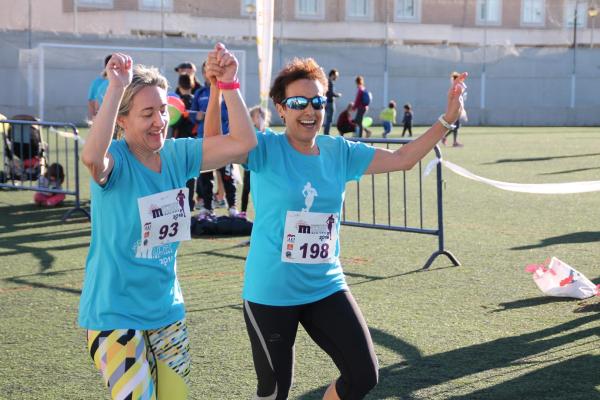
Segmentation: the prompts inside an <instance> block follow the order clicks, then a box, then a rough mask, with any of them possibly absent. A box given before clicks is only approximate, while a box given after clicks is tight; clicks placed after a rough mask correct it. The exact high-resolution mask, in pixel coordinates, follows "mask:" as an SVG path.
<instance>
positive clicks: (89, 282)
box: [79, 138, 202, 330]
mask: <svg viewBox="0 0 600 400" xmlns="http://www.w3.org/2000/svg"><path fill="white" fill-rule="evenodd" d="M109 152H110V154H111V155H112V157H113V159H114V167H113V170H112V172H111V174H110V177H109V179H108V181H107V182H106V184H105V185H104V186H100V185H98V184H97V183H96V182H95V181H94V180H91V184H90V186H91V195H92V207H91V208H92V238H91V242H90V249H89V253H88V256H87V260H86V267H85V278H84V282H83V290H82V293H81V299H80V303H79V324H80V325H81V326H82V327H84V328H87V329H92V330H112V329H140V330H146V329H157V328H160V327H163V326H166V325H168V324H171V323H173V322H175V321H177V320H180V319H182V318H183V317H184V313H185V310H184V305H183V296H182V294H181V288H180V287H179V282H178V281H177V272H176V269H177V267H176V262H175V257H176V255H177V247H178V246H179V243H169V244H165V245H161V246H156V247H152V248H151V251H150V252H148V251H146V252H142V251H141V249H140V241H141V222H140V215H139V211H138V198H140V197H144V196H148V195H151V194H155V193H160V192H163V191H166V190H172V189H177V188H185V183H186V181H187V180H188V179H191V178H194V177H196V176H198V173H199V172H200V165H201V160H202V140H197V139H194V138H186V139H168V140H166V141H165V144H164V147H163V148H162V149H161V150H160V158H161V172H160V173H157V172H154V171H152V170H150V169H148V168H146V167H145V166H144V165H143V164H142V163H141V162H140V161H138V160H137V159H136V158H135V156H134V155H133V154H132V153H131V151H130V150H129V147H128V146H127V143H126V142H125V140H116V141H113V142H112V143H111V145H110V148H109ZM184 192H185V193H187V190H185V191H184ZM186 201H187V200H186Z"/></svg>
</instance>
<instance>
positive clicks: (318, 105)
mask: <svg viewBox="0 0 600 400" xmlns="http://www.w3.org/2000/svg"><path fill="white" fill-rule="evenodd" d="M326 102H327V97H325V96H315V97H313V98H312V99H309V98H307V97H304V96H292V97H288V98H287V99H285V100H283V101H282V102H281V104H282V105H284V106H286V107H287V108H291V109H292V110H304V109H305V108H306V107H308V103H310V104H312V107H313V109H315V110H322V109H323V108H324V107H325V103H326Z"/></svg>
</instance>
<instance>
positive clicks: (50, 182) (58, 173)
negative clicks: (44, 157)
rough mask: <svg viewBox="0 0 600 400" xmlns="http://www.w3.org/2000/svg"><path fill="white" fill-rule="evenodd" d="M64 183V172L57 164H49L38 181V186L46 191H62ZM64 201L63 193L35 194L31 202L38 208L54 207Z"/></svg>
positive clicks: (40, 192) (42, 192) (41, 192)
mask: <svg viewBox="0 0 600 400" xmlns="http://www.w3.org/2000/svg"><path fill="white" fill-rule="evenodd" d="M64 181H65V171H64V169H63V166H62V165H60V164H59V163H53V164H50V166H49V167H48V168H47V169H46V172H45V173H44V174H43V175H41V176H40V177H39V179H38V186H39V187H41V188H47V189H55V190H60V189H62V184H63V182H64ZM64 200H65V194H64V193H54V192H44V191H39V192H35V194H34V195H33V201H34V202H35V203H36V204H37V205H40V206H45V207H54V206H57V205H59V204H60V203H62V202H63V201H64Z"/></svg>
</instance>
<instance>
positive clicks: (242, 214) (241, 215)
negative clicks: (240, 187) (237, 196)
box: [237, 211, 248, 219]
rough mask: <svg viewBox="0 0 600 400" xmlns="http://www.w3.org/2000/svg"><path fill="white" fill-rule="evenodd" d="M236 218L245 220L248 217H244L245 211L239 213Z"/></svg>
mask: <svg viewBox="0 0 600 400" xmlns="http://www.w3.org/2000/svg"><path fill="white" fill-rule="evenodd" d="M237 217H238V218H243V219H247V218H248V217H247V216H246V211H240V212H239V213H238V215H237Z"/></svg>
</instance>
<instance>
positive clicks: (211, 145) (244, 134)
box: [202, 43, 257, 170]
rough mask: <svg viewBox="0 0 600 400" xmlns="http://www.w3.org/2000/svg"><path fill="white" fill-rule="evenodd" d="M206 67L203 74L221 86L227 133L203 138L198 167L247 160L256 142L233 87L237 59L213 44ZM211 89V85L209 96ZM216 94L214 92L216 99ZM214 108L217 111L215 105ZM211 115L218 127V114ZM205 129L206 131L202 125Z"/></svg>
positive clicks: (219, 121)
mask: <svg viewBox="0 0 600 400" xmlns="http://www.w3.org/2000/svg"><path fill="white" fill-rule="evenodd" d="M206 66H207V75H214V76H215V78H216V79H217V81H218V82H217V84H216V85H215V86H216V87H218V86H219V82H220V84H221V85H222V86H223V88H222V90H221V92H222V95H223V99H224V100H225V104H226V105H227V111H228V115H229V134H228V135H217V136H208V137H206V136H205V137H204V141H203V145H202V154H203V157H202V170H208V169H215V168H220V167H222V166H224V165H226V164H229V163H243V162H245V161H246V159H247V156H248V152H249V151H250V150H252V149H253V148H254V146H256V143H257V141H256V134H255V133H254V127H253V125H252V121H251V120H250V115H248V110H247V109H246V105H245V104H244V100H243V99H242V95H241V93H240V90H239V89H238V88H234V87H235V86H239V84H238V83H237V82H238V81H237V76H236V75H237V69H238V61H237V59H236V58H235V56H234V55H233V54H231V53H230V52H229V51H228V50H227V49H226V48H225V46H224V45H223V44H221V43H217V45H216V46H215V49H214V50H213V51H212V52H211V53H210V54H209V57H208V60H207V63H206ZM212 91H213V89H212V87H211V97H212V95H213V93H212ZM215 94H217V93H215ZM219 97H220V96H218V94H217V96H216V100H217V101H218V99H219ZM209 101H210V100H209ZM213 101H214V100H213ZM217 109H218V110H219V112H220V107H218V104H217ZM211 111H212V109H211ZM215 111H216V110H215ZM207 113H208V110H207ZM214 117H215V118H214V119H215V121H216V123H217V124H218V125H219V129H220V124H221V118H220V116H218V118H217V115H214ZM210 118H213V115H211V116H209V117H207V119H209V120H210ZM213 123H214V122H213ZM205 132H208V131H207V130H206V128H205Z"/></svg>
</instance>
